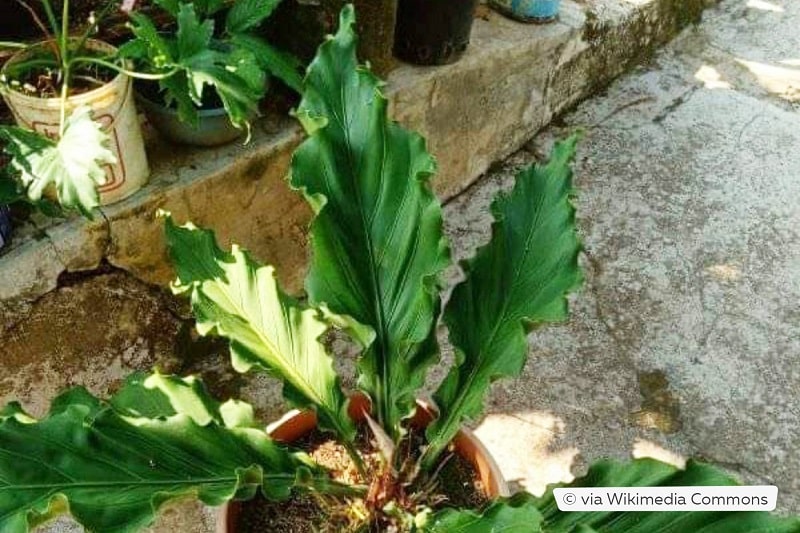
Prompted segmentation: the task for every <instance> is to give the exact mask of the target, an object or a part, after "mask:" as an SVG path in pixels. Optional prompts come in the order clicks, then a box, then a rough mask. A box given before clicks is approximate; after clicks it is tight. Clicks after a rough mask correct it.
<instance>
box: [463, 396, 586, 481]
mask: <svg viewBox="0 0 800 533" xmlns="http://www.w3.org/2000/svg"><path fill="white" fill-rule="evenodd" d="M563 433H564V422H563V420H561V419H560V418H558V417H556V416H553V415H551V414H549V413H546V412H541V411H523V412H517V413H512V414H503V413H498V414H492V415H489V416H487V417H486V418H485V419H484V420H483V422H482V423H481V424H480V426H478V428H477V429H476V430H475V434H476V435H477V436H478V438H479V439H480V440H481V442H483V443H484V444H485V445H486V447H487V448H488V449H489V450H490V452H491V453H492V456H493V457H494V458H495V460H496V461H497V464H498V465H499V466H500V469H501V470H502V471H503V475H504V476H505V478H506V481H508V482H509V483H519V484H520V485H521V486H522V487H524V488H525V490H527V491H528V492H531V493H533V494H535V495H541V494H543V493H544V491H545V490H546V488H547V486H548V485H550V484H552V483H569V482H570V481H572V480H573V479H574V476H573V475H572V471H571V469H572V464H573V462H574V461H575V458H576V457H577V456H578V454H579V451H578V449H577V448H575V447H573V446H567V447H561V446H558V444H557V442H556V441H557V440H558V439H559V438H560V437H561V436H562V435H563Z"/></svg>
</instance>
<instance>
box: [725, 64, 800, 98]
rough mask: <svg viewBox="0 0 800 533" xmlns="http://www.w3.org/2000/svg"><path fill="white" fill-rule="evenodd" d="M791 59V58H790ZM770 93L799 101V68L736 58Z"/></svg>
mask: <svg viewBox="0 0 800 533" xmlns="http://www.w3.org/2000/svg"><path fill="white" fill-rule="evenodd" d="M792 61H793V60H792ZM736 62H737V63H739V64H740V65H742V66H744V67H745V68H746V69H747V70H749V71H750V73H751V74H752V75H753V76H755V78H756V81H757V82H758V84H759V85H761V86H762V87H763V88H764V89H766V90H767V91H769V92H770V93H772V94H774V95H776V96H779V97H780V98H783V99H785V100H789V101H790V102H795V101H800V69H796V68H786V67H777V66H775V65H769V64H767V63H759V62H757V61H747V60H746V59H737V60H736Z"/></svg>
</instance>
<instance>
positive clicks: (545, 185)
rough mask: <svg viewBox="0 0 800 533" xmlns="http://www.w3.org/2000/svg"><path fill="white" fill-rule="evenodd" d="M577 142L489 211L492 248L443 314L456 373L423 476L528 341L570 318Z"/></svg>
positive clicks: (448, 383) (519, 361)
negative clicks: (543, 328) (530, 334)
mask: <svg viewBox="0 0 800 533" xmlns="http://www.w3.org/2000/svg"><path fill="white" fill-rule="evenodd" d="M576 142H577V138H576V137H572V138H570V139H569V140H567V141H564V142H561V143H558V144H557V145H556V147H555V148H554V150H553V153H552V155H551V158H550V161H549V163H547V164H546V165H542V166H540V165H534V166H533V167H531V168H529V169H528V170H525V171H523V172H521V173H520V174H519V175H518V176H517V180H516V185H515V186H514V189H513V191H511V193H510V194H507V195H502V196H501V197H499V198H498V199H497V200H496V201H495V202H494V204H493V205H492V213H493V215H494V218H495V222H494V224H493V225H492V238H491V241H490V242H489V244H487V245H486V246H484V247H483V248H481V249H480V250H479V251H478V253H477V255H476V256H475V258H474V259H472V260H471V261H469V262H467V263H465V264H464V265H463V267H464V270H465V273H466V279H465V280H464V281H463V282H462V283H461V284H459V285H458V286H457V287H456V288H455V289H454V291H453V294H452V296H451V298H450V301H449V302H448V303H447V306H446V308H445V312H444V322H445V323H446V324H447V326H448V328H449V330H450V341H451V342H452V344H453V346H454V347H455V350H456V366H455V367H454V368H453V369H452V370H451V372H450V373H449V374H448V376H447V377H446V378H445V380H444V382H443V383H442V384H441V386H440V387H439V389H438V390H437V391H436V393H435V395H434V400H435V401H436V405H437V406H438V408H439V410H440V415H439V417H438V418H437V419H436V420H435V421H434V422H433V423H432V424H431V426H430V427H429V428H428V430H427V435H428V442H429V446H428V448H427V450H426V451H425V454H424V456H423V467H424V468H425V469H428V470H429V469H431V468H432V467H433V466H434V464H435V462H436V458H437V457H438V455H439V454H440V453H441V451H442V450H443V449H444V448H445V447H446V446H447V445H448V443H449V442H450V441H451V440H452V439H453V437H454V436H455V435H456V433H457V432H458V429H459V428H460V427H461V425H462V423H463V422H464V421H465V419H469V418H473V417H476V416H477V415H479V414H480V412H481V410H482V408H483V398H484V396H485V395H486V393H487V391H488V389H489V385H490V383H491V382H492V381H493V380H495V379H497V378H499V377H505V376H508V377H515V376H518V375H519V374H520V372H521V371H522V368H523V365H524V364H525V360H526V358H527V354H528V344H527V341H526V338H525V337H526V333H527V332H529V331H530V330H531V329H532V328H533V327H535V326H537V325H540V324H544V323H547V322H557V321H561V320H565V319H566V318H567V301H566V295H567V293H568V292H569V291H571V290H573V289H574V288H575V287H577V286H578V285H579V283H580V281H581V272H580V269H579V267H578V253H579V251H580V243H579V241H578V236H577V234H576V229H575V209H574V207H573V206H572V203H571V198H570V196H571V195H572V183H571V182H572V171H571V168H570V163H571V161H572V159H573V157H574V154H575V144H576Z"/></svg>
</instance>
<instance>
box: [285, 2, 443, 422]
mask: <svg viewBox="0 0 800 533" xmlns="http://www.w3.org/2000/svg"><path fill="white" fill-rule="evenodd" d="M353 27H354V15H353V9H352V6H347V7H345V9H344V10H343V11H342V14H341V20H340V27H339V31H338V33H337V34H336V35H335V37H333V38H331V39H329V40H328V41H327V42H325V43H323V44H322V45H321V46H320V48H319V51H318V52H317V57H316V58H315V59H314V61H313V62H312V64H311V66H310V67H309V69H308V74H307V77H306V80H305V87H304V91H303V101H302V102H301V104H300V107H299V111H298V116H299V118H300V120H301V122H302V123H303V125H304V126H305V128H306V130H307V132H308V134H309V138H308V139H307V140H306V141H305V142H304V143H303V144H302V145H301V146H300V147H299V148H298V150H297V151H296V152H295V156H294V160H293V162H292V177H291V183H292V185H293V186H294V187H295V188H297V189H300V190H302V192H303V194H304V195H305V197H306V199H307V200H308V201H309V203H310V204H311V206H312V208H313V209H314V210H315V212H316V218H315V219H314V221H313V223H312V226H311V243H312V248H313V258H312V262H311V267H310V270H309V273H308V276H307V278H306V290H307V292H308V295H309V298H310V299H311V301H312V302H314V303H317V304H321V303H325V304H327V305H328V306H329V307H330V308H331V309H332V310H333V311H334V312H336V313H339V314H342V315H348V316H352V317H353V318H355V319H356V320H357V321H358V322H360V323H362V324H366V325H368V326H370V327H372V328H373V329H374V330H375V333H376V338H375V341H374V342H373V343H372V344H371V345H370V346H369V347H368V348H367V350H366V351H365V353H364V355H363V356H362V358H361V361H360V364H359V370H360V378H359V379H360V381H359V383H360V385H361V387H363V388H364V390H366V391H367V392H368V393H369V394H370V396H371V397H372V399H373V400H374V401H375V403H376V415H377V417H378V419H379V421H380V422H381V423H382V425H383V426H384V428H386V429H387V430H388V431H392V432H395V433H397V431H398V425H399V424H398V422H399V421H400V420H401V419H402V418H403V417H404V416H406V415H408V413H409V412H410V411H411V410H412V409H413V405H414V393H415V391H416V389H417V388H418V387H419V386H420V385H421V384H422V383H423V381H424V377H425V371H426V369H427V368H428V367H429V366H430V364H432V363H433V362H435V361H436V357H437V351H436V350H435V349H434V350H431V349H430V345H431V343H430V342H427V343H426V340H427V339H429V338H430V337H431V336H432V335H434V327H435V318H436V315H437V312H438V308H439V298H438V286H437V277H438V274H439V273H440V272H441V271H442V269H443V268H445V266H446V265H447V264H448V262H449V251H448V248H447V245H446V241H445V239H444V238H443V236H442V215H441V208H440V205H439V203H438V201H437V200H436V198H435V196H434V195H433V193H432V192H431V190H430V187H429V183H428V180H429V178H430V176H431V175H432V174H433V172H434V170H435V164H434V161H433V159H432V158H431V156H430V155H429V154H428V153H427V152H426V151H425V142H424V140H423V139H422V138H421V137H420V136H419V135H416V134H414V133H411V132H409V131H407V130H404V129H403V128H401V127H400V126H398V125H397V124H395V123H394V122H391V121H390V120H389V119H388V118H387V100H386V98H385V97H384V96H383V94H382V93H381V83H380V81H379V80H378V79H377V78H376V77H375V76H374V75H373V74H372V73H370V72H369V71H368V70H367V69H366V68H363V67H359V66H358V64H357V60H356V35H355V32H354V29H353Z"/></svg>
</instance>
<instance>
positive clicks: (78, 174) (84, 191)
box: [0, 106, 116, 218]
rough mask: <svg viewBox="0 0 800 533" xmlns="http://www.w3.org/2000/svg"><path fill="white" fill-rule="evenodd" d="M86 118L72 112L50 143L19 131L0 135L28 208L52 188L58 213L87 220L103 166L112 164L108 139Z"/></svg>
mask: <svg viewBox="0 0 800 533" xmlns="http://www.w3.org/2000/svg"><path fill="white" fill-rule="evenodd" d="M91 113H92V111H91V109H90V108H88V107H85V106H83V107H78V108H76V109H75V110H74V111H73V112H72V114H70V115H69V116H68V117H67V119H66V121H65V125H64V134H63V135H62V136H61V138H60V139H59V140H58V141H56V142H54V141H51V140H49V139H47V138H46V137H44V136H43V135H41V134H38V133H35V132H33V131H29V130H25V129H23V128H18V127H11V126H6V127H3V128H2V130H0V135H2V136H3V137H4V138H5V140H6V143H7V144H6V151H7V152H9V153H10V154H11V155H12V157H13V159H12V161H11V164H12V166H13V167H14V169H15V170H17V171H18V172H19V180H20V182H21V183H22V185H23V187H24V188H25V191H26V194H27V196H28V198H29V199H30V200H31V201H32V202H38V201H39V200H41V199H42V195H43V194H44V192H45V190H47V189H48V188H50V187H52V188H53V189H54V190H55V192H56V195H57V196H58V201H59V202H60V204H61V205H62V206H63V207H64V208H66V209H77V210H79V211H80V212H81V213H83V214H84V215H85V216H87V217H89V218H91V211H92V210H93V209H94V208H95V207H97V206H98V205H99V203H100V196H99V193H98V191H97V187H98V186H99V185H103V184H104V183H105V181H106V170H105V168H104V166H105V165H109V164H114V163H116V157H114V154H113V153H112V152H111V150H109V149H108V147H107V145H108V135H107V134H106V133H105V132H103V130H102V127H101V126H100V124H98V123H97V122H95V121H94V120H92V117H91Z"/></svg>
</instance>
